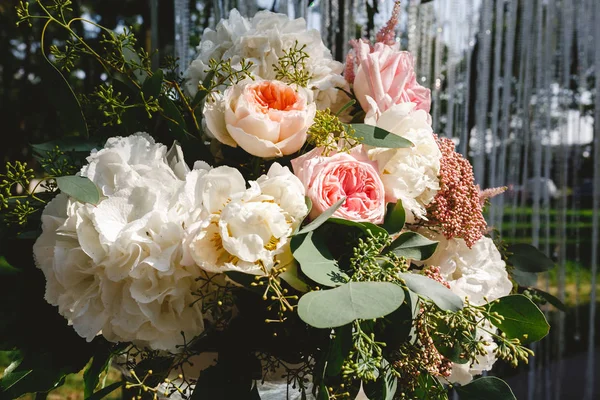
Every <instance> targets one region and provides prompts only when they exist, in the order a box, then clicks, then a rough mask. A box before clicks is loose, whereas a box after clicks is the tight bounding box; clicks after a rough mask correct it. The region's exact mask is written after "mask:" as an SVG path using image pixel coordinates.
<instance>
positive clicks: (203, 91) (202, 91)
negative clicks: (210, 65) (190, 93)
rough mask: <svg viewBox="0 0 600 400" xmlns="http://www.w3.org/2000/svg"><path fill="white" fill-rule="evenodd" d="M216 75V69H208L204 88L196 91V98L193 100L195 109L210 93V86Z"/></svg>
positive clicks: (203, 82)
mask: <svg viewBox="0 0 600 400" xmlns="http://www.w3.org/2000/svg"><path fill="white" fill-rule="evenodd" d="M214 77H215V71H208V73H207V74H206V77H205V78H204V80H203V81H202V88H201V89H198V92H197V93H196V95H195V96H194V99H193V100H192V108H194V109H195V108H196V107H198V106H199V105H200V104H201V103H202V102H203V101H204V99H205V98H206V96H208V94H209V93H210V92H209V91H208V89H209V88H210V86H211V82H212V80H213V78H214Z"/></svg>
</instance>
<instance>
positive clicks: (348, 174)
mask: <svg viewBox="0 0 600 400" xmlns="http://www.w3.org/2000/svg"><path fill="white" fill-rule="evenodd" d="M322 152H323V149H322V148H316V149H314V150H312V151H310V152H308V153H306V154H304V155H302V156H300V157H298V158H295V159H293V160H292V167H293V169H294V174H296V176H297V177H298V178H299V179H300V181H301V182H302V184H303V185H304V187H305V188H306V195H307V196H308V197H309V198H310V200H311V201H312V210H311V212H310V218H313V219H314V218H315V217H317V216H318V215H320V214H321V213H323V211H325V210H327V209H328V208H330V207H331V206H332V205H334V204H335V203H336V202H337V201H339V200H340V199H341V198H343V197H345V198H346V201H345V202H344V204H342V206H341V207H340V208H338V209H337V211H336V212H335V213H334V214H333V216H334V217H338V218H344V219H347V220H350V221H357V222H360V221H364V222H372V223H374V224H380V223H382V222H383V217H384V214H385V189H384V187H383V183H382V182H381V179H380V178H379V175H378V173H377V166H376V164H375V163H373V162H372V161H369V159H368V157H367V155H366V153H365V152H364V150H363V149H362V146H361V147H357V148H354V149H353V150H352V152H351V153H350V154H348V153H336V154H334V155H331V156H329V157H325V156H322Z"/></svg>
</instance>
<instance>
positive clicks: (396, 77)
mask: <svg viewBox="0 0 600 400" xmlns="http://www.w3.org/2000/svg"><path fill="white" fill-rule="evenodd" d="M358 46H360V49H357V50H358V51H357V62H358V70H357V71H356V78H355V79H354V94H355V95H356V98H357V99H358V101H359V102H360V105H361V106H362V108H363V110H365V112H367V113H369V112H370V113H373V114H375V115H380V114H381V113H383V112H385V111H386V110H388V109H389V108H390V107H391V106H393V105H395V104H400V103H406V102H411V103H415V104H416V105H417V107H416V109H417V110H424V111H425V112H429V110H430V108H431V91H430V90H429V89H427V88H424V87H423V86H421V85H419V84H418V83H417V77H416V74H415V70H414V61H413V58H412V55H411V54H410V53H409V52H407V51H400V50H398V45H394V46H390V45H386V44H383V43H376V44H375V46H374V47H373V49H371V48H370V47H369V44H368V43H364V42H360V43H359V44H358Z"/></svg>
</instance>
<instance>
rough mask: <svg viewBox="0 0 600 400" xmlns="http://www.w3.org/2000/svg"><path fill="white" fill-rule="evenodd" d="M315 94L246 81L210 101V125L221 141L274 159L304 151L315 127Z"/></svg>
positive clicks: (207, 111) (276, 83)
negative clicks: (310, 130)
mask: <svg viewBox="0 0 600 400" xmlns="http://www.w3.org/2000/svg"><path fill="white" fill-rule="evenodd" d="M315 112H316V105H315V104H314V102H312V93H311V92H309V91H307V90H305V89H304V88H295V87H292V86H290V85H287V84H285V83H283V82H280V81H268V80H265V81H251V80H245V81H243V82H240V83H238V84H235V85H232V86H230V87H229V88H227V89H226V90H225V92H224V93H223V96H222V98H218V99H215V101H212V102H207V104H206V107H205V109H204V116H205V118H206V125H207V127H208V130H209V134H211V135H212V136H213V137H214V138H215V139H217V140H218V141H219V142H221V143H223V144H226V145H228V146H232V147H237V146H240V147H241V148H243V149H244V150H246V151H247V152H248V153H250V154H252V155H255V156H257V157H263V158H272V157H281V156H284V155H289V154H292V153H295V152H296V151H298V150H300V148H301V147H302V145H303V144H304V142H305V141H306V132H307V131H308V128H309V127H310V126H311V125H312V123H313V120H314V117H315Z"/></svg>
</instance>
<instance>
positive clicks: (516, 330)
mask: <svg viewBox="0 0 600 400" xmlns="http://www.w3.org/2000/svg"><path fill="white" fill-rule="evenodd" d="M490 310H491V311H492V312H497V313H498V314H500V315H501V316H502V317H503V319H502V321H501V322H499V323H496V324H495V325H496V326H497V327H498V328H499V329H500V330H501V331H502V332H503V333H504V334H505V335H506V337H507V338H509V339H519V340H520V341H521V343H523V344H527V343H531V342H537V341H538V340H541V339H542V338H543V337H544V336H546V335H547V334H548V331H549V330H550V325H548V321H546V317H545V316H544V313H542V311H541V310H540V309H539V308H538V306H536V305H535V304H534V303H533V302H532V301H531V300H529V299H528V298H527V297H525V296H523V295H520V294H516V295H511V296H505V297H501V298H499V299H498V300H495V301H493V302H492V303H491V305H490Z"/></svg>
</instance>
